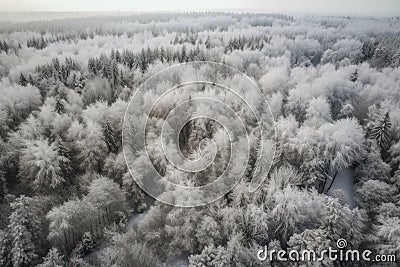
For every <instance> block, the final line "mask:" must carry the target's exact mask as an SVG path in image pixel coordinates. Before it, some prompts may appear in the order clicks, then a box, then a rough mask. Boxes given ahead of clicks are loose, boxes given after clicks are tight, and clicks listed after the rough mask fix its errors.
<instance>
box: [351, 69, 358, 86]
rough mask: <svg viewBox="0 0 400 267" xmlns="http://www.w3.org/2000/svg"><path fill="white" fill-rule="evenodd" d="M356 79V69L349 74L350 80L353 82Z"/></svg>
mask: <svg viewBox="0 0 400 267" xmlns="http://www.w3.org/2000/svg"><path fill="white" fill-rule="evenodd" d="M357 79H358V70H355V71H354V72H353V73H352V74H351V76H350V81H352V82H353V83H354V82H356V81H357Z"/></svg>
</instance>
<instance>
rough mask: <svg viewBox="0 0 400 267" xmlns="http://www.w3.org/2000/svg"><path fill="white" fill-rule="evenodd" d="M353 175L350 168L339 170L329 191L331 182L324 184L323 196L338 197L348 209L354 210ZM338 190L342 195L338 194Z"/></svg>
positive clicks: (352, 170)
mask: <svg viewBox="0 0 400 267" xmlns="http://www.w3.org/2000/svg"><path fill="white" fill-rule="evenodd" d="M354 175H355V173H354V169H352V168H347V169H343V170H340V171H339V172H338V174H337V175H336V179H335V180H334V182H333V184H332V186H331V188H330V189H329V191H328V188H329V186H330V184H331V181H330V180H329V181H328V182H327V183H326V185H325V189H324V192H325V194H327V195H328V196H338V197H339V199H340V200H341V201H343V203H346V204H347V205H348V206H349V207H350V208H354V207H355V202H354V189H353V184H354V181H353V180H354ZM338 190H341V191H342V193H340V192H338Z"/></svg>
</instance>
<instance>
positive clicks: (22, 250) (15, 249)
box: [8, 196, 40, 266]
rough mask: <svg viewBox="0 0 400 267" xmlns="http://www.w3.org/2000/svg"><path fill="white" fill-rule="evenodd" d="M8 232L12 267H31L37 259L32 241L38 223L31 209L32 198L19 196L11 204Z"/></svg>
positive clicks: (34, 237) (37, 231) (35, 236)
mask: <svg viewBox="0 0 400 267" xmlns="http://www.w3.org/2000/svg"><path fill="white" fill-rule="evenodd" d="M11 208H12V210H13V212H12V213H11V215H10V224H9V225H8V231H9V233H10V239H11V261H12V263H13V265H14V266H31V265H33V263H34V261H35V260H36V259H37V255H36V249H35V244H34V240H37V235H38V233H39V232H40V228H39V225H40V222H39V218H38V217H37V215H36V214H35V213H34V211H33V208H32V198H29V197H25V196H21V197H19V198H17V199H16V200H15V202H13V203H11Z"/></svg>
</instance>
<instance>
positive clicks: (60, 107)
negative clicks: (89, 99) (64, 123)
mask: <svg viewBox="0 0 400 267" xmlns="http://www.w3.org/2000/svg"><path fill="white" fill-rule="evenodd" d="M62 101H63V100H62V99H61V98H60V97H57V100H56V107H55V111H56V112H57V113H58V114H63V113H65V108H64V104H63V102H62Z"/></svg>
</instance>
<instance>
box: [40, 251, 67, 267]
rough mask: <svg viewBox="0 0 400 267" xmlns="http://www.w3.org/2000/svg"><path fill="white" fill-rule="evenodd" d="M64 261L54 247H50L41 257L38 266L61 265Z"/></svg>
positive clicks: (58, 266) (54, 266)
mask: <svg viewBox="0 0 400 267" xmlns="http://www.w3.org/2000/svg"><path fill="white" fill-rule="evenodd" d="M63 266H64V261H63V256H61V255H60V254H59V253H58V250H57V249H56V248H52V249H50V250H49V253H47V255H46V257H44V258H43V262H42V263H41V264H39V265H38V267H63Z"/></svg>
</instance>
